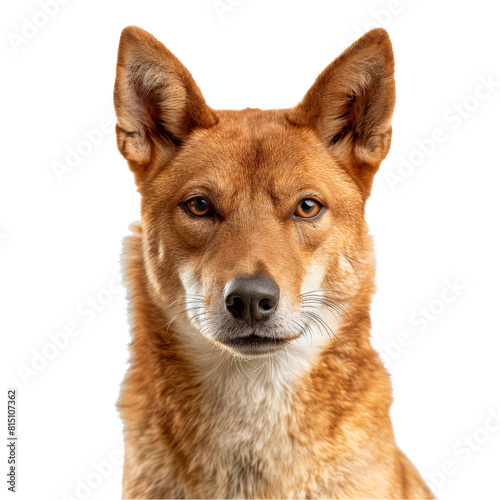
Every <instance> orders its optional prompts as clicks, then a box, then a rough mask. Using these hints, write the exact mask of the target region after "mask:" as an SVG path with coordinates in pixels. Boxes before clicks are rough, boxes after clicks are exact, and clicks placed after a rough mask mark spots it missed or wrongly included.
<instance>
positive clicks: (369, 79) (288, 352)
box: [114, 27, 432, 498]
mask: <svg viewBox="0 0 500 500" xmlns="http://www.w3.org/2000/svg"><path fill="white" fill-rule="evenodd" d="M393 74H394V59H393V53H392V47H391V42H390V40H389V37H388V35H387V33H386V32H385V31H384V30H383V29H375V30H373V31H370V32H369V33H367V34H366V35H364V36H363V37H362V38H360V39H359V40H358V41H357V42H356V43H354V44H353V45H352V46H351V47H349V48H348V49H347V50H346V51H345V52H344V53H343V54H342V55H340V56H339V57H338V58H337V59H335V61H333V62H332V63H331V64H330V65H329V66H328V67H327V68H326V69H325V70H324V71H323V72H322V73H321V74H320V76H319V77H318V78H317V79H316V81H315V83H314V85H313V86H312V87H311V89H310V90H309V91H308V92H307V94H306V95H305V97H304V98H303V99H302V101H301V102H300V103H299V104H298V105H297V106H295V107H294V108H291V109H282V110H265V111H263V110H260V109H245V110H242V111H216V110H214V109H212V108H210V107H209V106H208V105H207V104H206V103H205V100H204V98H203V96H202V94H201V92H200V89H199V88H198V86H197V85H196V83H195V82H194V80H193V78H192V76H191V74H190V73H189V72H188V71H187V70H186V68H185V67H184V66H183V65H182V64H181V63H180V61H179V60H178V59H177V58H176V57H175V56H174V55H173V54H172V53H171V52H169V51H168V50H167V49H166V48H165V47H164V46H163V45H162V44H161V43H160V42H159V41H158V40H156V39H155V38H154V37H153V36H151V35H150V34H149V33H147V32H145V31H143V30H141V29H139V28H136V27H128V28H126V29H125V30H124V31H123V33H122V36H121V40H120V46H119V52H118V65H117V74H116V83H115V91H114V102H115V109H116V114H117V121H118V123H117V126H116V135H117V140H118V148H119V150H120V152H121V153H122V155H123V156H124V157H125V158H126V160H127V161H128V164H129V166H130V168H131V170H132V171H133V173H134V175H135V180H136V184H137V187H138V190H139V192H140V194H141V196H142V205H141V213H142V217H141V221H140V222H138V223H135V224H133V225H132V233H133V234H132V235H131V236H129V237H128V238H127V240H126V242H125V251H124V259H125V278H126V281H127V284H128V289H129V301H130V310H131V319H132V323H133V340H132V343H131V360H130V368H129V370H128V373H127V376H126V378H125V380H124V383H123V388H122V394H121V396H120V400H119V409H120V411H121V415H122V419H123V422H124V437H125V464H124V471H123V497H124V498H366V497H368V498H432V494H431V492H430V491H429V489H428V488H427V487H426V486H425V484H424V483H423V481H422V479H421V478H420V476H419V474H418V472H417V471H416V469H415V468H414V467H413V465H412V464H411V462H410V461H409V460H408V459H407V458H406V457H405V455H404V454H403V453H402V452H401V451H400V450H399V449H398V447H397V446H396V444H395V440H394V435H393V430H392V426H391V421H390V418H389V408H390V405H391V387H390V382H389V377H388V375H387V372H386V370H385V369H384V367H383V365H382V364H381V362H380V360H379V358H378V356H377V354H376V353H375V352H374V350H373V348H372V346H371V344H370V340H369V334H370V315H369V308H370V301H371V296H372V293H373V291H374V257H373V249H372V241H371V238H370V236H369V235H368V229H367V226H366V223H365V220H364V207H365V202H366V200H367V198H368V197H369V195H370V190H371V185H372V180H373V177H374V175H375V173H376V171H377V169H378V167H379V165H380V162H381V161H382V160H383V159H384V158H385V156H386V155H387V152H388V150H389V146H390V142H391V117H392V113H393V108H394V102H395V85H394V76H393Z"/></svg>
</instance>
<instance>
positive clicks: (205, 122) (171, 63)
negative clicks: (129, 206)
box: [114, 26, 217, 183]
mask: <svg viewBox="0 0 500 500" xmlns="http://www.w3.org/2000/svg"><path fill="white" fill-rule="evenodd" d="M114 104H115V111H116V116H117V120H118V123H117V125H116V137H117V141H118V149H119V150H120V152H121V154H122V155H123V156H124V157H125V158H126V159H127V161H128V163H129V166H130V168H131V170H132V171H133V172H134V174H135V175H136V181H137V182H138V183H140V181H141V180H143V179H144V178H145V177H146V176H148V175H149V174H150V173H151V172H154V171H156V169H158V168H159V167H161V166H162V165H163V164H164V163H165V162H166V161H168V160H169V159H170V158H171V157H172V156H173V155H174V154H175V151H176V149H177V148H178V147H179V146H180V144H181V143H182V142H183V141H184V140H185V138H186V137H187V136H188V135H189V134H190V133H191V132H192V131H193V130H194V129H195V128H197V127H198V128H208V127H211V126H213V125H215V124H216V123H217V116H216V114H215V112H214V111H213V110H212V109H211V108H209V107H208V106H207V104H206V103H205V100H204V98H203V96H202V94H201V92H200V89H199V88H198V86H197V85H196V83H195V81H194V80H193V77H192V76H191V74H190V73H189V71H188V70H187V69H186V68H185V67H184V66H183V65H182V64H181V62H180V61H179V60H178V59H177V58H176V57H175V56H174V55H173V54H172V53H171V52H170V51H169V50H167V49H166V47H165V46H164V45H163V44H162V43H160V42H159V41H158V40H156V38H154V37H153V36H152V35H150V34H149V33H148V32H146V31H144V30H142V29H140V28H137V27H135V26H129V27H127V28H125V29H124V30H123V31H122V34H121V38H120V46H119V49H118V63H117V67H116V81H115V89H114Z"/></svg>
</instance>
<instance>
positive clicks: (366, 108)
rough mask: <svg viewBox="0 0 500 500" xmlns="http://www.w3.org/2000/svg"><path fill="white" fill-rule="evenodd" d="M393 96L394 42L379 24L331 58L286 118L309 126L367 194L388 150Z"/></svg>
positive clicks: (367, 194)
mask: <svg viewBox="0 0 500 500" xmlns="http://www.w3.org/2000/svg"><path fill="white" fill-rule="evenodd" d="M395 96H396V94H395V85H394V55H393V52H392V45H391V42H390V40H389V35H388V34H387V32H386V31H385V30H383V29H381V28H378V29H374V30H372V31H369V32H368V33H366V34H365V35H364V36H362V37H361V38H360V39H359V40H358V41H357V42H355V43H354V44H353V45H351V46H350V47H349V48H348V49H347V50H345V51H344V53H343V54H342V55H340V56H339V57H338V58H337V59H335V61H333V62H332V63H331V64H330V65H329V66H328V67H327V68H326V69H325V70H324V71H323V72H322V73H321V74H320V75H319V76H318V78H317V79H316V82H315V83H314V85H313V86H312V87H311V89H310V90H309V91H308V92H307V94H306V96H305V97H304V99H303V100H302V101H301V102H300V103H299V104H298V105H297V106H296V107H295V108H294V109H292V110H291V113H290V114H289V116H288V118H289V120H290V121H291V122H292V123H294V124H296V125H302V126H308V127H311V128H313V129H314V130H315V131H316V132H317V133H318V134H319V136H320V137H321V139H322V140H323V141H324V143H325V145H326V146H327V147H328V149H329V150H330V152H331V154H332V155H333V156H334V157H335V158H336V159H337V160H338V161H339V163H340V165H341V166H342V167H343V168H344V169H345V170H346V171H347V172H348V173H349V174H350V175H351V176H352V177H353V179H354V180H355V181H356V182H357V183H358V185H359V186H360V188H361V190H362V192H363V195H364V197H365V198H368V196H369V195H370V191H371V185H372V181H373V176H374V175H375V173H376V171H377V170H378V167H379V165H380V162H381V161H382V160H383V159H384V158H385V157H386V155H387V153H388V152H389V147H390V144H391V117H392V112H393V110H394V104H395V99H396V97H395Z"/></svg>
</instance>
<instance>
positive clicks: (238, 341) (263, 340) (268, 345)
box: [223, 333, 300, 356]
mask: <svg viewBox="0 0 500 500" xmlns="http://www.w3.org/2000/svg"><path fill="white" fill-rule="evenodd" d="M299 337H300V335H296V336H294V337H285V338H284V337H281V338H280V337H265V336H262V335H257V334H255V333H252V334H250V335H246V336H244V337H237V338H233V339H228V340H225V341H224V342H223V344H224V345H226V346H227V347H229V348H230V349H231V350H232V351H235V352H236V353H238V354H241V355H245V356H248V355H263V354H271V353H273V352H275V351H277V350H280V349H283V348H284V346H285V345H286V344H288V343H289V342H291V341H292V340H295V339H297V338H299Z"/></svg>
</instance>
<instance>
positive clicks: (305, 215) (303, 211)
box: [294, 198, 323, 219]
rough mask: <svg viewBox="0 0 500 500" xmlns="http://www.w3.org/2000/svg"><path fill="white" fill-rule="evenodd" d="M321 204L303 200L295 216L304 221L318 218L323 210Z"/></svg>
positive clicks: (307, 199) (306, 199)
mask: <svg viewBox="0 0 500 500" xmlns="http://www.w3.org/2000/svg"><path fill="white" fill-rule="evenodd" d="M322 208H323V207H322V205H321V203H319V202H318V201H316V200H313V199H311V198H305V199H303V200H302V201H301V202H300V203H299V204H298V205H297V208H296V209H295V213H294V215H296V216H297V217H301V218H302V219H312V218H313V217H316V216H317V215H318V214H319V213H320V212H321V209H322Z"/></svg>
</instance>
